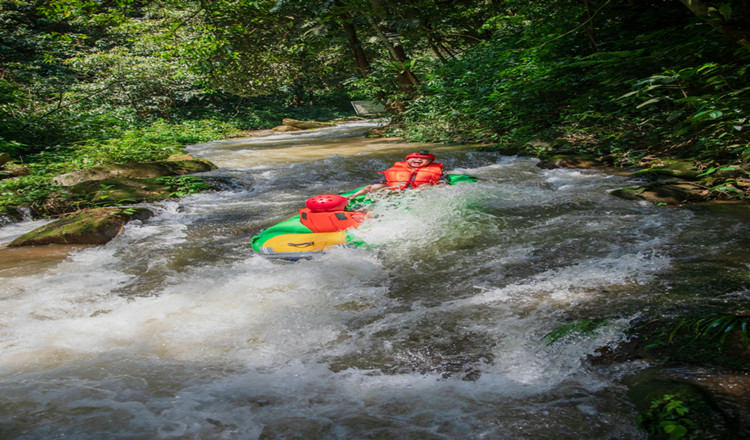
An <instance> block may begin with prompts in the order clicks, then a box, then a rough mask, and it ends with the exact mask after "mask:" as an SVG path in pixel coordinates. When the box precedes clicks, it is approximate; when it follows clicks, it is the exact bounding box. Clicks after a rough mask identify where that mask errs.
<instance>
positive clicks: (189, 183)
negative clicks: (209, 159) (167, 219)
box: [156, 176, 211, 197]
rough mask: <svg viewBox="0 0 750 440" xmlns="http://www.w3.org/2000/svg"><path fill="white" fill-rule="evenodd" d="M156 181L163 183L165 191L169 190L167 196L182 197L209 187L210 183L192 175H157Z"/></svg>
mask: <svg viewBox="0 0 750 440" xmlns="http://www.w3.org/2000/svg"><path fill="white" fill-rule="evenodd" d="M156 181H157V182H159V183H161V184H162V185H164V187H165V188H166V189H167V191H171V193H170V194H169V197H184V196H186V195H188V194H195V193H199V192H202V191H206V190H209V189H211V185H209V184H207V183H206V182H204V181H203V179H201V178H199V177H193V176H178V177H174V176H167V177H159V178H158V179H156Z"/></svg>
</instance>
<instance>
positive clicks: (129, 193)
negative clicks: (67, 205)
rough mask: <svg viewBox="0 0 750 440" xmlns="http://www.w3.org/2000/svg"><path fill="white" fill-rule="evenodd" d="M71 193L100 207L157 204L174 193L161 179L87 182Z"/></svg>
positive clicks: (75, 186)
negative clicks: (143, 203)
mask: <svg viewBox="0 0 750 440" xmlns="http://www.w3.org/2000/svg"><path fill="white" fill-rule="evenodd" d="M69 191H70V192H71V193H72V194H74V195H75V196H77V199H83V200H87V201H89V202H90V203H93V204H96V205H99V206H108V205H124V204H131V203H141V202H155V201H157V200H164V199H168V198H170V197H172V195H171V194H172V193H173V192H174V190H173V189H172V188H171V187H169V186H168V185H165V184H164V183H161V182H159V179H130V178H117V179H105V180H98V181H97V180H87V181H85V182H81V183H77V184H75V185H73V186H72V187H71V188H70V189H69Z"/></svg>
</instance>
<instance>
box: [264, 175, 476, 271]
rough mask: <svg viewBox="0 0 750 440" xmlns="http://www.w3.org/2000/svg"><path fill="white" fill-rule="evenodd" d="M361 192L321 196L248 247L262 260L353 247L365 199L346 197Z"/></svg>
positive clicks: (455, 179) (454, 179) (451, 178)
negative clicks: (354, 233)
mask: <svg viewBox="0 0 750 440" xmlns="http://www.w3.org/2000/svg"><path fill="white" fill-rule="evenodd" d="M445 178H446V180H447V181H448V184H450V185H456V184H458V183H465V182H476V181H477V179H476V178H475V177H472V176H467V175H465V174H447V175H445ZM360 189H361V188H357V189H354V190H352V191H349V192H345V193H343V194H340V195H335V194H322V195H319V196H314V197H311V198H310V199H308V200H307V201H306V202H305V208H302V209H300V212H299V215H295V216H293V217H290V218H288V219H286V220H283V221H281V222H279V223H277V224H275V225H273V226H270V227H268V228H266V229H264V230H263V231H261V232H260V233H259V234H257V235H255V236H254V237H253V238H252V240H251V247H252V249H253V250H254V251H255V252H258V253H260V254H262V255H264V256H266V257H270V258H281V259H286V260H299V259H302V258H311V257H312V256H314V255H315V254H319V253H322V252H324V251H325V250H326V249H330V248H332V247H336V246H347V247H354V246H358V245H359V243H358V242H357V240H355V239H354V238H353V237H352V236H351V234H349V233H348V231H350V230H351V229H354V228H356V227H357V226H359V223H360V222H361V221H362V220H364V217H366V213H365V209H364V208H366V206H367V204H369V203H371V202H370V201H369V200H367V198H366V197H367V195H366V194H364V195H360V196H357V197H355V198H353V199H351V200H349V199H348V198H347V197H348V196H351V195H352V194H354V193H356V192H357V191H359V190H360Z"/></svg>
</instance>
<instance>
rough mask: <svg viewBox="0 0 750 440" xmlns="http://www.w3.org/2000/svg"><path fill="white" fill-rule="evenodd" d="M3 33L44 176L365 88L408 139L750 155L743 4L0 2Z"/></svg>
mask: <svg viewBox="0 0 750 440" xmlns="http://www.w3.org/2000/svg"><path fill="white" fill-rule="evenodd" d="M0 27H2V37H0V38H1V39H2V40H1V41H0V151H2V152H4V153H7V154H8V155H9V157H10V158H11V159H12V160H13V161H15V162H18V163H23V164H25V165H26V166H27V167H29V168H30V170H31V171H30V173H31V175H32V176H37V177H29V176H25V177H24V179H26V180H27V181H32V180H33V181H34V182H36V183H39V182H40V180H39V179H41V177H39V176H47V175H50V174H52V173H56V172H61V171H65V170H66V169H68V168H71V167H73V168H77V167H84V166H90V165H94V164H98V163H108V162H109V163H111V162H114V161H127V160H146V159H159V158H163V157H165V156H166V155H168V154H169V153H171V152H173V151H175V150H176V149H178V148H179V146H180V145H184V144H185V143H190V142H199V141H202V140H208V139H213V138H219V137H223V136H227V135H229V134H230V133H232V132H236V131H241V130H249V129H257V128H267V127H271V126H274V125H277V124H278V123H279V121H280V120H281V118H283V117H286V116H295V117H299V118H320V119H330V118H334V117H337V116H345V115H351V114H352V113H353V112H352V108H351V105H350V101H351V100H359V99H368V100H376V101H379V102H381V103H383V104H385V105H386V107H387V109H388V111H389V113H390V116H391V118H392V129H391V130H392V131H391V132H392V133H395V134H398V135H402V136H405V137H407V138H408V139H412V140H419V141H437V142H483V143H494V144H497V145H502V146H505V147H507V148H509V149H510V150H509V151H513V152H515V153H523V154H532V155H543V154H544V153H545V152H544V151H542V148H540V147H539V145H548V144H549V143H550V142H552V143H554V142H558V143H559V142H565V143H566V145H569V146H570V148H572V149H575V150H576V151H578V152H582V153H591V154H597V155H608V156H610V157H612V158H613V160H614V161H616V162H617V163H620V164H628V163H637V161H638V160H639V159H641V158H643V157H646V156H653V155H659V156H674V157H683V158H692V159H695V160H698V161H700V162H701V163H702V164H703V165H702V166H704V167H705V168H706V169H711V168H712V167H713V168H717V167H727V166H730V167H742V166H744V167H746V166H747V163H748V161H750V146H749V144H748V121H747V118H748V115H747V108H748V102H749V101H750V96H749V93H748V92H749V90H750V85H749V84H750V81H748V66H750V62H749V60H750V57H749V56H748V44H749V43H748V42H749V41H750V38H748V30H749V29H750V10H748V5H747V3H746V2H744V1H739V0H730V1H724V2H718V1H687V0H684V1H679V0H648V1H643V2H632V1H628V0H620V1H618V0H601V1H591V0H582V1H570V0H540V1H519V0H509V1H497V0H482V1H476V0H474V1H470V0H442V1H438V0H411V1H408V2H396V1H391V0H326V1H302V0H275V1H266V0H255V1H251V0H212V1H208V0H182V1H175V0H157V1H143V0H96V1H95V0H36V1H33V0H32V1H20V0H2V1H0ZM540 141H543V142H541V143H540ZM35 179H36V180H35ZM22 180H23V179H22ZM14 185H16V188H20V187H22V186H23V185H21V184H19V183H18V182H16V183H14ZM19 185H20V186H19Z"/></svg>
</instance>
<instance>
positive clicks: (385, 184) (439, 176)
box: [349, 150, 447, 199]
mask: <svg viewBox="0 0 750 440" xmlns="http://www.w3.org/2000/svg"><path fill="white" fill-rule="evenodd" d="M379 174H382V176H381V178H380V181H379V182H378V183H373V184H371V185H367V186H366V187H364V188H362V189H360V190H359V191H357V192H355V193H354V194H352V195H350V196H349V198H350V199H353V198H354V197H357V196H359V195H361V194H367V193H370V192H375V191H378V190H380V189H383V188H390V189H392V190H404V189H409V188H419V187H420V186H422V185H438V184H441V183H447V182H446V181H445V180H444V179H443V164H442V163H438V162H435V155H434V154H432V153H430V152H429V151H425V150H420V151H417V152H415V153H410V154H408V155H407V156H406V158H405V160H404V162H396V163H395V164H393V166H392V167H390V168H388V169H387V170H385V171H380V173H379Z"/></svg>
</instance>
